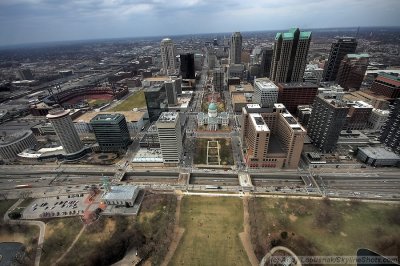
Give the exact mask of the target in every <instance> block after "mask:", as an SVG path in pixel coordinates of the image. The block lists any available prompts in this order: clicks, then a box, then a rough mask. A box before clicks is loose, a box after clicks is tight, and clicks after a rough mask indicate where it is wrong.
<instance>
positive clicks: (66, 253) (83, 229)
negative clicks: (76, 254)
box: [55, 225, 86, 265]
mask: <svg viewBox="0 0 400 266" xmlns="http://www.w3.org/2000/svg"><path fill="white" fill-rule="evenodd" d="M85 229H86V225H84V226H83V227H82V229H81V231H79V234H78V235H77V236H76V237H75V239H74V241H72V243H71V245H70V246H69V247H68V249H67V250H66V251H65V252H64V254H62V255H61V257H59V258H58V260H57V261H56V263H55V264H56V265H57V264H58V263H59V262H60V261H62V260H63V259H64V257H65V256H67V255H68V253H69V252H70V251H71V249H72V248H73V247H74V246H75V244H76V242H78V240H79V238H80V237H81V235H82V234H83V232H84V231H85Z"/></svg>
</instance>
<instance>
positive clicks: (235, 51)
mask: <svg viewBox="0 0 400 266" xmlns="http://www.w3.org/2000/svg"><path fill="white" fill-rule="evenodd" d="M229 57H230V63H231V64H241V63H242V35H241V34H240V32H234V33H233V34H232V37H231V49H230V55H229Z"/></svg>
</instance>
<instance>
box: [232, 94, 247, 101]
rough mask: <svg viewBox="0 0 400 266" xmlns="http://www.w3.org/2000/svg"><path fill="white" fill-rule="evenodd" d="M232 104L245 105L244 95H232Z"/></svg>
mask: <svg viewBox="0 0 400 266" xmlns="http://www.w3.org/2000/svg"><path fill="white" fill-rule="evenodd" d="M232 103H247V99H246V96H245V95H244V93H235V94H233V95H232Z"/></svg>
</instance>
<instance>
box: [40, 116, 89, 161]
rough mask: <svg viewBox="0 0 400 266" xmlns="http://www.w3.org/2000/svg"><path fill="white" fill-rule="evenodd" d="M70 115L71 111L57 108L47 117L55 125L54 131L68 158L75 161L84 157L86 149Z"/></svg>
mask: <svg viewBox="0 0 400 266" xmlns="http://www.w3.org/2000/svg"><path fill="white" fill-rule="evenodd" d="M69 113H70V110H69V109H68V110H64V109H63V108H56V109H52V110H50V111H49V114H48V115H47V116H46V117H47V119H49V121H50V122H51V124H52V125H53V128H54V131H55V132H56V134H57V136H58V138H59V139H60V142H61V145H62V147H63V148H64V150H65V152H66V154H67V155H66V157H67V158H69V159H74V158H79V157H81V156H82V155H84V153H85V149H84V147H83V144H82V142H81V140H80V139H79V136H78V132H77V131H76V129H75V126H74V123H73V122H72V119H71V117H70V115H69Z"/></svg>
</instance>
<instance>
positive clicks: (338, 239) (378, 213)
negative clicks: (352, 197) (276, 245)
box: [249, 198, 400, 257]
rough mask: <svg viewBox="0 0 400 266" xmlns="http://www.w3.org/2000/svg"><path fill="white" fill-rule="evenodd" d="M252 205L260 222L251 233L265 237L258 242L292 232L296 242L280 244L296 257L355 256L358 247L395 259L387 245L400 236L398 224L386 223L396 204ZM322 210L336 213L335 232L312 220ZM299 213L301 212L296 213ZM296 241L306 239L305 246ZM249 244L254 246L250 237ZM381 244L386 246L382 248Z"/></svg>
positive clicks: (261, 201)
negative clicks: (326, 209) (295, 254)
mask: <svg viewBox="0 0 400 266" xmlns="http://www.w3.org/2000/svg"><path fill="white" fill-rule="evenodd" d="M255 202H256V204H255V205H254V206H255V209H256V210H255V212H257V211H259V212H260V214H261V215H260V216H257V219H256V220H260V219H261V220H263V223H256V228H254V226H252V232H253V230H256V231H258V233H259V234H258V236H259V237H260V236H264V237H262V238H261V239H259V241H266V237H265V236H267V235H268V234H271V235H275V236H276V235H278V236H279V234H280V233H281V232H284V231H286V232H288V234H289V236H291V235H292V233H294V235H295V236H296V238H297V239H296V240H295V239H294V237H293V239H292V240H290V241H287V242H284V243H283V244H282V245H284V246H288V247H289V248H292V250H293V251H294V252H295V253H297V254H298V255H311V254H307V253H308V252H313V253H315V254H313V255H319V256H328V255H330V256H332V255H347V256H354V255H355V254H356V252H357V250H358V249H359V248H369V249H372V250H375V251H379V252H381V253H382V254H384V255H388V256H393V255H395V256H398V254H393V252H394V253H396V251H394V250H395V244H392V245H390V244H389V246H387V243H390V241H392V239H391V237H393V236H394V237H395V238H398V237H399V236H400V224H397V225H396V224H394V223H393V222H389V214H390V212H396V211H397V212H398V211H399V209H398V207H396V206H395V205H389V204H377V203H361V202H352V201H351V202H342V201H340V202H339V201H330V203H329V204H330V205H329V206H325V205H323V204H324V203H323V201H321V200H303V199H296V200H294V199H265V198H264V199H261V198H257V199H255ZM322 207H324V208H331V210H332V213H335V214H337V217H336V218H334V219H337V221H338V226H337V228H336V229H332V228H329V227H328V226H327V227H320V226H317V225H316V222H315V217H316V215H317V214H318V212H320V210H321V208H322ZM249 209H250V216H251V217H250V221H254V220H252V217H254V212H251V210H252V208H251V207H250V208H249ZM253 210H254V209H253ZM299 210H303V211H301V212H300V213H299ZM252 235H254V234H252ZM290 238H291V237H289V239H290ZM298 238H302V239H303V238H304V239H305V240H304V241H301V243H302V244H304V245H303V246H301V247H299V243H300V242H296V241H299V239H298ZM252 241H253V245H254V240H253V238H252ZM385 241H386V244H383V243H384V242H385ZM384 245H386V247H385V248H382V246H384ZM256 250H257V249H256ZM263 252H266V250H264V251H263ZM397 252H399V251H397ZM256 253H257V252H256ZM259 253H260V252H259ZM257 255H258V257H260V256H261V254H257Z"/></svg>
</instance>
